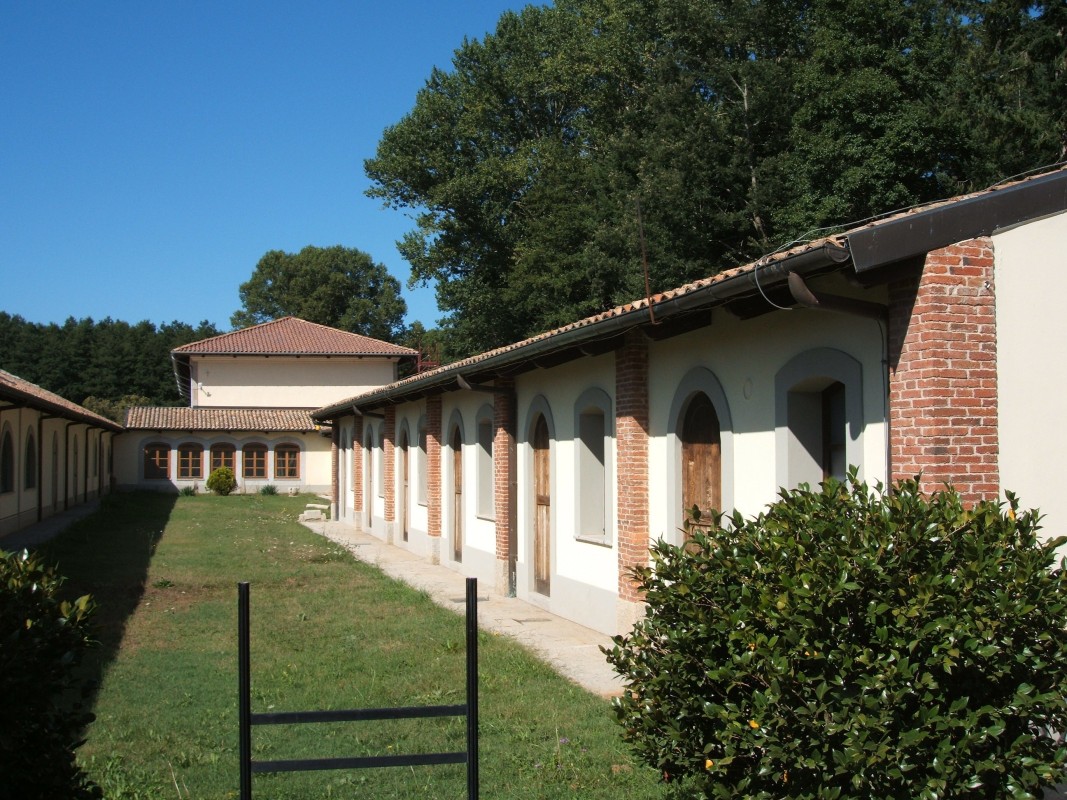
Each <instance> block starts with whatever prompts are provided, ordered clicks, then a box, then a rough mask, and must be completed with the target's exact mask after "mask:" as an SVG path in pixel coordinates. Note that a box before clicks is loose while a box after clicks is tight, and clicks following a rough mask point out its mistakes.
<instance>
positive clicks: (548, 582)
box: [533, 414, 552, 597]
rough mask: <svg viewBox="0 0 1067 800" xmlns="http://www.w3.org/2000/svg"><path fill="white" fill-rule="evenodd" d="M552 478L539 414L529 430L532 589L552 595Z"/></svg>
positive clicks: (545, 425)
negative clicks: (531, 432) (530, 438)
mask: <svg viewBox="0 0 1067 800" xmlns="http://www.w3.org/2000/svg"><path fill="white" fill-rule="evenodd" d="M551 478H552V475H551V463H550V460H549V435H548V421H547V420H546V419H545V416H544V414H539V415H538V417H537V421H536V422H535V423H534V429H533V484H534V590H535V591H537V593H538V594H543V595H545V596H546V597H547V596H549V595H550V594H551V592H552V579H551V576H552V480H551Z"/></svg>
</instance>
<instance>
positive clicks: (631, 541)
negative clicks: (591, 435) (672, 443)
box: [615, 331, 649, 630]
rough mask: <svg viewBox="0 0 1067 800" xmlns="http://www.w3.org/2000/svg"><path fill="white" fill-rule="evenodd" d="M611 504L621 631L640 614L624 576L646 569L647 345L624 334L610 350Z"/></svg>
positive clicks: (637, 336) (633, 590) (631, 583)
mask: <svg viewBox="0 0 1067 800" xmlns="http://www.w3.org/2000/svg"><path fill="white" fill-rule="evenodd" d="M615 462H616V474H617V478H616V484H617V493H618V494H617V499H616V505H617V508H618V515H619V528H618V541H619V606H618V607H619V614H618V625H619V628H620V630H625V629H628V628H629V627H630V625H632V623H633V620H634V619H636V618H637V617H638V616H639V615H640V608H641V603H642V597H641V594H640V592H639V591H638V590H637V586H636V585H635V584H634V581H633V579H632V578H631V576H630V570H631V569H632V568H633V567H635V566H644V565H646V564H648V546H649V536H648V342H647V341H646V340H645V339H644V337H643V336H642V335H641V334H640V333H638V332H636V331H635V332H631V333H630V334H628V335H627V337H626V341H625V342H624V343H623V345H622V347H620V348H619V349H618V350H616V351H615Z"/></svg>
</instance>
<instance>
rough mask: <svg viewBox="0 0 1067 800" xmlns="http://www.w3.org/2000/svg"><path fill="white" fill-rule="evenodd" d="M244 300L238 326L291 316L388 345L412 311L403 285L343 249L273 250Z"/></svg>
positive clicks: (244, 290)
mask: <svg viewBox="0 0 1067 800" xmlns="http://www.w3.org/2000/svg"><path fill="white" fill-rule="evenodd" d="M240 297H241V305H242V306H243V308H242V309H241V310H240V311H237V312H235V313H234V314H233V316H231V317H230V324H232V325H233V326H234V327H245V326H248V325H257V324H259V323H261V322H269V321H270V320H273V319H278V318H279V317H285V316H290V315H291V316H296V317H300V318H301V319H305V320H307V321H309V322H317V323H319V324H321V325H329V326H331V327H334V328H340V329H341V330H345V331H351V332H352V333H360V334H363V335H364V336H371V337H373V338H375V339H383V340H385V341H394V340H395V339H396V338H397V337H398V336H400V335H401V334H402V333H403V330H404V314H405V313H406V312H407V304H406V303H405V302H404V299H403V298H402V297H401V296H400V282H399V281H398V280H397V279H396V278H394V277H393V276H392V275H390V274H389V272H388V271H387V270H386V268H385V267H384V266H383V265H381V264H378V263H376V262H374V261H373V260H372V259H371V257H370V256H369V255H367V254H366V253H364V252H363V251H361V250H356V249H354V248H348V247H341V246H336V247H313V246H311V245H309V246H307V247H305V248H304V249H303V250H301V251H300V252H299V253H286V252H283V251H281V250H271V251H270V252H268V253H267V254H266V255H264V256H263V258H261V259H260V260H259V263H258V264H257V265H256V269H255V271H254V272H253V273H252V277H251V278H250V279H249V280H247V281H245V282H244V283H242V284H241V288H240Z"/></svg>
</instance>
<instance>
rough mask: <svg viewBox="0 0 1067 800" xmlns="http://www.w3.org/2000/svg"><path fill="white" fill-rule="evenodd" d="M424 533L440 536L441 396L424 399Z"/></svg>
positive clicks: (436, 395)
mask: <svg viewBox="0 0 1067 800" xmlns="http://www.w3.org/2000/svg"><path fill="white" fill-rule="evenodd" d="M426 528H427V530H426V533H427V535H429V536H436V537H438V538H440V536H441V395H439V394H435V395H430V396H429V397H427V398H426Z"/></svg>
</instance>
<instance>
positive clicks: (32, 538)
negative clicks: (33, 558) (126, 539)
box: [0, 500, 100, 553]
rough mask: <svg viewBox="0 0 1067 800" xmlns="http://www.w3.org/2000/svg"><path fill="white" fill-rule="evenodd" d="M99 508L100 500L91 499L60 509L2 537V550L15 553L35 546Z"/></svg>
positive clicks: (0, 540) (0, 545) (0, 548)
mask: <svg viewBox="0 0 1067 800" xmlns="http://www.w3.org/2000/svg"><path fill="white" fill-rule="evenodd" d="M99 508H100V501H99V500H90V501H89V502H88V503H82V504H81V505H79V506H74V507H73V508H69V509H67V510H66V511H60V512H59V513H58V514H54V515H52V516H51V517H48V518H47V519H44V520H42V521H41V522H37V523H34V524H33V525H30V526H29V527H27V528H23V529H22V530H18V531H15V532H14V533H9V534H8V535H7V536H4V537H2V538H0V550H7V551H8V552H9V553H13V552H15V551H16V550H22V549H23V548H30V549H32V548H35V547H37V546H38V545H40V544H42V543H44V542H47V541H48V540H49V539H51V538H53V537H55V536H58V535H59V534H60V533H62V532H63V531H65V530H66V529H67V528H68V527H69V526H70V525H72V524H73V523H74V522H76V521H78V520H79V519H81V518H82V517H87V516H89V515H90V514H92V513H93V512H95V511H96V510H97V509H99Z"/></svg>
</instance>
